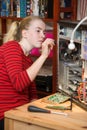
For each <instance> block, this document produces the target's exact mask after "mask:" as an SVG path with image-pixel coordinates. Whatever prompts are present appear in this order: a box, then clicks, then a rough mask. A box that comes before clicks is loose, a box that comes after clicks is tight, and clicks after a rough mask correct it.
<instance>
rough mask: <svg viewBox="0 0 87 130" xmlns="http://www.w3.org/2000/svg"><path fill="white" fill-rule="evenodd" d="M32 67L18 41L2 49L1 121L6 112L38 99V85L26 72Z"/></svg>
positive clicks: (0, 76)
mask: <svg viewBox="0 0 87 130" xmlns="http://www.w3.org/2000/svg"><path fill="white" fill-rule="evenodd" d="M31 65H32V60H31V59H30V57H29V56H25V55H24V53H23V51H22V49H21V47H20V45H19V44H18V43H17V42H16V41H10V42H7V43H5V44H4V45H2V46H1V47H0V119H2V118H3V117H4V112H5V111H7V110H9V109H12V108H14V107H17V106H20V105H23V104H25V103H28V102H30V100H32V99H35V98H37V94H36V85H35V83H34V82H31V80H30V78H29V76H28V75H27V72H26V69H27V68H28V67H29V66H31Z"/></svg>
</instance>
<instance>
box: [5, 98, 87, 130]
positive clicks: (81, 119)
mask: <svg viewBox="0 0 87 130" xmlns="http://www.w3.org/2000/svg"><path fill="white" fill-rule="evenodd" d="M30 104H32V105H35V106H39V107H42V108H45V106H46V105H47V104H46V103H44V102H42V99H40V100H37V101H34V102H32V103H30ZM28 105H29V104H26V105H23V106H20V107H17V108H15V109H12V110H10V111H8V112H6V113H5V130H86V129H87V112H86V111H84V110H83V109H81V108H79V107H78V106H76V105H75V104H73V109H72V111H70V110H67V111H65V112H67V113H68V116H64V115H56V114H46V113H34V112H28V111H27V107H28ZM57 111H58V110H57Z"/></svg>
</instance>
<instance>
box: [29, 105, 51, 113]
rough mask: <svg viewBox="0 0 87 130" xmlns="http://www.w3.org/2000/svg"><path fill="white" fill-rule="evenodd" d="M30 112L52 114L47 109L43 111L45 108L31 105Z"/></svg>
mask: <svg viewBox="0 0 87 130" xmlns="http://www.w3.org/2000/svg"><path fill="white" fill-rule="evenodd" d="M28 111H30V112H42V113H51V112H50V111H49V110H47V109H43V108H39V107H36V106H33V105H29V106H28Z"/></svg>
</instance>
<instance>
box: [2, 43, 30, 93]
mask: <svg viewBox="0 0 87 130" xmlns="http://www.w3.org/2000/svg"><path fill="white" fill-rule="evenodd" d="M3 58H4V63H5V66H6V69H7V72H8V75H9V78H10V80H11V82H12V84H13V87H14V88H15V89H16V90H17V91H23V90H24V89H25V87H28V86H29V85H30V84H31V80H30V78H29V77H28V75H27V73H26V68H27V67H29V66H30V65H31V60H30V59H29V62H27V63H23V62H25V60H26V59H25V58H26V57H24V55H23V52H22V50H21V49H20V47H19V44H17V43H16V42H15V44H14V43H12V42H11V43H10V44H8V46H7V47H5V48H4V52H3Z"/></svg>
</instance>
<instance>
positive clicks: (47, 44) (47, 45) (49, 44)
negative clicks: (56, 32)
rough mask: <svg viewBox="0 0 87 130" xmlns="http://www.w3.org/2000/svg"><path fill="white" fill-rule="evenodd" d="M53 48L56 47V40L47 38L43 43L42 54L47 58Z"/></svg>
mask: <svg viewBox="0 0 87 130" xmlns="http://www.w3.org/2000/svg"><path fill="white" fill-rule="evenodd" d="M53 46H54V39H51V38H47V39H46V40H45V41H44V42H43V43H42V48H41V54H42V55H43V56H45V57H46V58H47V57H48V55H49V53H50V51H51V50H52V49H53Z"/></svg>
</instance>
